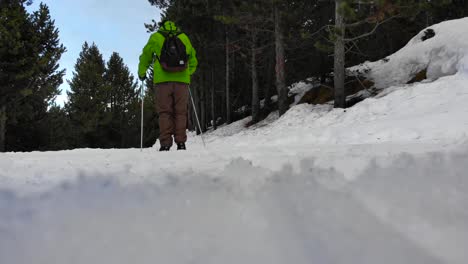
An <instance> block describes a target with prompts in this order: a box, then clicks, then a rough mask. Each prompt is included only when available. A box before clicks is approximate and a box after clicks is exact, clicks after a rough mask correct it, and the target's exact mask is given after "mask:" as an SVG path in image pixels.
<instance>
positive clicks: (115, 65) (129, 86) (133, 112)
mask: <svg viewBox="0 0 468 264" xmlns="http://www.w3.org/2000/svg"><path fill="white" fill-rule="evenodd" d="M104 80H105V82H106V86H107V89H108V93H109V102H108V107H110V109H109V110H110V113H111V114H112V121H111V123H110V124H109V128H108V129H109V136H110V139H111V140H112V145H113V147H120V148H123V147H130V146H135V144H132V142H133V143H134V142H135V140H132V138H133V139H134V138H135V137H137V135H138V133H137V131H135V130H136V129H137V128H138V126H136V127H135V125H137V124H135V120H136V119H137V118H136V117H137V116H138V114H139V112H138V94H137V93H138V91H137V84H136V82H135V81H134V77H133V76H132V75H131V74H130V70H129V69H128V67H127V66H126V65H125V64H124V62H123V59H122V58H121V57H120V56H119V54H118V53H115V52H114V53H113V54H112V55H111V57H110V59H109V61H108V63H107V69H106V73H105V75H104Z"/></svg>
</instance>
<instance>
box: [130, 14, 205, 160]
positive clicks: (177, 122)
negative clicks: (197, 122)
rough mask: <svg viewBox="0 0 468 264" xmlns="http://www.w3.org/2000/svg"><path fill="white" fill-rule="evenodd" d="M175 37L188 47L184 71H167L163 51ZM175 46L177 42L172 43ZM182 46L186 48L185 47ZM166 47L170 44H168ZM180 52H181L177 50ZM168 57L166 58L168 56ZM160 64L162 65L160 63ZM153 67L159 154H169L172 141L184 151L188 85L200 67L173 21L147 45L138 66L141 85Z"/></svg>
mask: <svg viewBox="0 0 468 264" xmlns="http://www.w3.org/2000/svg"><path fill="white" fill-rule="evenodd" d="M171 37H176V38H178V39H179V40H180V41H178V40H177V42H178V45H173V46H176V47H184V46H185V54H184V56H185V55H187V56H186V62H185V60H181V61H180V63H181V64H182V63H183V62H184V67H182V68H180V69H179V68H178V69H177V70H171V69H168V68H167V67H166V63H165V60H166V59H165V57H164V54H168V53H167V52H164V54H162V51H163V50H167V48H165V49H163V45H164V43H165V40H166V39H168V38H171ZM171 43H175V41H171ZM182 44H183V45H182ZM166 46H167V44H166ZM177 50H179V49H177ZM166 57H167V56H166ZM161 61H162V62H163V63H161ZM151 63H153V69H154V76H153V82H154V84H155V87H156V106H157V111H158V113H159V130H160V136H159V142H160V144H161V148H160V151H169V150H170V149H171V147H172V145H173V141H175V143H176V144H177V149H178V150H185V149H186V146H185V143H186V141H187V116H188V100H189V90H188V89H189V85H190V81H191V76H192V75H193V74H194V73H195V71H196V69H197V65H198V61H197V57H196V51H195V49H194V48H193V46H192V43H191V42H190V39H189V38H188V36H187V35H185V34H184V33H182V32H181V31H180V29H179V28H178V27H177V26H176V25H175V23H174V22H172V21H163V22H161V23H160V24H159V30H158V32H156V33H154V34H152V35H151V37H150V39H149V41H148V43H147V44H146V46H145V47H144V48H143V53H142V54H141V56H140V64H139V66H138V75H139V78H140V80H141V81H144V80H145V79H146V72H147V70H148V68H149V66H150V65H151Z"/></svg>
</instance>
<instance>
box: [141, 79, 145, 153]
mask: <svg viewBox="0 0 468 264" xmlns="http://www.w3.org/2000/svg"><path fill="white" fill-rule="evenodd" d="M144 95H145V91H144V84H143V81H141V85H140V97H141V128H140V130H141V135H140V152H143V121H144V116H143V115H144V108H143V107H144V104H145V96H144Z"/></svg>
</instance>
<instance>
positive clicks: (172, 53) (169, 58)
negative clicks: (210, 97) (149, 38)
mask: <svg viewBox="0 0 468 264" xmlns="http://www.w3.org/2000/svg"><path fill="white" fill-rule="evenodd" d="M160 33H161V35H163V36H164V38H165V39H164V43H163V46H162V48H161V56H160V57H159V63H160V64H161V67H162V68H163V70H165V71H168V72H181V71H184V70H185V69H187V67H188V56H187V52H186V47H185V45H184V43H183V42H182V40H180V38H179V35H180V34H182V33H176V34H174V33H163V32H160Z"/></svg>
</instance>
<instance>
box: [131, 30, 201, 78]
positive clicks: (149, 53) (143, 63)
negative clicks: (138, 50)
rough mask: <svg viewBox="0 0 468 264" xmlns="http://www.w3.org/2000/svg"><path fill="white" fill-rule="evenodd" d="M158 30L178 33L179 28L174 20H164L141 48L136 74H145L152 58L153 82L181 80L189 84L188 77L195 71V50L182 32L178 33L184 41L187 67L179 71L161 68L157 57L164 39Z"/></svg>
mask: <svg viewBox="0 0 468 264" xmlns="http://www.w3.org/2000/svg"><path fill="white" fill-rule="evenodd" d="M160 32H163V33H175V34H177V33H180V30H179V29H178V28H177V27H176V25H175V24H174V22H171V21H166V22H165V23H164V25H163V26H162V27H161V28H160V29H159V31H158V32H156V33H154V34H152V35H151V37H150V39H149V40H148V43H147V44H146V46H145V47H144V48H143V53H142V54H141V56H140V64H139V66H138V76H140V77H143V76H145V75H146V71H147V70H148V68H149V66H150V64H151V63H152V62H153V60H154V67H153V68H154V78H153V82H154V83H164V82H181V83H187V84H190V77H191V76H192V74H194V73H195V70H196V69H197V65H198V60H197V55H196V51H195V49H194V48H193V46H192V43H191V42H190V39H189V38H188V37H187V35H185V34H184V33H182V34H180V35H178V38H179V39H180V40H181V41H182V43H184V45H185V47H186V51H187V55H188V67H187V69H186V70H184V71H181V72H167V71H164V70H163V69H162V67H161V64H160V63H159V60H158V59H157V58H159V57H160V56H161V49H162V46H163V44H164V40H165V38H164V36H163V34H161V33H160ZM155 55H156V56H155Z"/></svg>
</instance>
